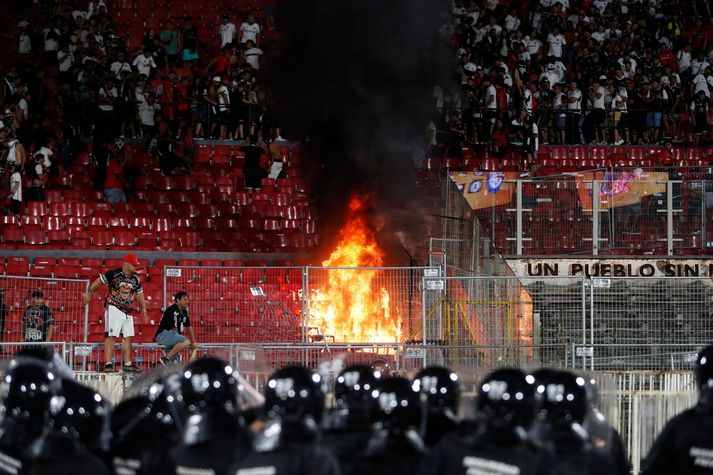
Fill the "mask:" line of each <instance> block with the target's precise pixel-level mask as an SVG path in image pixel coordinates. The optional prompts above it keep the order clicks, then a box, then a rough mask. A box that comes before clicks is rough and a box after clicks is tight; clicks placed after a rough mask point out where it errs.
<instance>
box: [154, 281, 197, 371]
mask: <svg viewBox="0 0 713 475" xmlns="http://www.w3.org/2000/svg"><path fill="white" fill-rule="evenodd" d="M174 301H175V303H174V304H173V305H171V306H170V307H168V308H167V309H166V310H165V311H164V312H163V316H162V317H161V321H160V322H159V324H158V328H157V329H156V336H155V340H156V343H158V344H159V345H161V346H163V347H164V348H165V350H166V356H162V357H161V364H163V365H168V364H171V363H172V362H173V361H179V358H178V353H179V352H180V351H181V350H183V349H185V348H188V347H191V348H193V353H192V354H191V358H190V359H193V358H194V357H195V355H196V351H197V350H198V344H197V343H196V338H195V335H194V334H193V327H191V321H190V320H189V319H188V293H187V292H184V291H181V292H178V293H177V294H176V295H175V297H174ZM184 327H185V328H186V331H187V333H188V338H186V337H185V336H183V335H182V333H183V328H184Z"/></svg>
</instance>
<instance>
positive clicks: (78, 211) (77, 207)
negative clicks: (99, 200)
mask: <svg viewBox="0 0 713 475" xmlns="http://www.w3.org/2000/svg"><path fill="white" fill-rule="evenodd" d="M93 211H94V210H93V209H92V206H91V204H90V203H87V202H81V201H80V202H75V203H74V206H73V207H72V216H77V217H86V216H91V214H92V212H93Z"/></svg>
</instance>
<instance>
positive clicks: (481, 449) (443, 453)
mask: <svg viewBox="0 0 713 475" xmlns="http://www.w3.org/2000/svg"><path fill="white" fill-rule="evenodd" d="M538 465H539V454H538V452H537V451H536V450H535V449H534V448H533V447H531V446H529V445H526V444H525V443H524V442H523V441H522V440H519V439H515V438H513V439H511V440H509V441H505V440H501V441H498V443H495V441H494V440H493V439H492V437H490V436H485V437H462V436H459V435H455V434H451V435H447V436H446V437H445V438H444V439H442V440H441V442H440V443H439V444H438V445H437V446H436V447H434V448H433V449H432V451H431V453H430V454H429V456H428V459H427V461H426V463H425V464H424V466H423V469H422V471H421V472H420V473H421V474H423V475H439V474H444V475H445V474H448V475H460V474H462V475H467V474H472V473H487V474H492V475H500V474H502V475H507V474H513V473H518V474H520V475H528V474H533V475H534V474H536V473H538Z"/></svg>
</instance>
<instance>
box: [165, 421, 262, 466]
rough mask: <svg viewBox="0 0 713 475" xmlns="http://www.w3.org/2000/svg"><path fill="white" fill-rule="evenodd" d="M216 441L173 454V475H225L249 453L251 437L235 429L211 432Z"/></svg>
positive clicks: (240, 428)
mask: <svg viewBox="0 0 713 475" xmlns="http://www.w3.org/2000/svg"><path fill="white" fill-rule="evenodd" d="M214 434H215V437H214V438H212V439H211V440H206V441H205V442H202V443H200V444H194V445H190V446H181V447H179V448H177V449H176V450H174V451H173V455H172V460H173V464H174V466H175V471H174V472H170V473H175V474H176V475H189V474H193V473H201V474H205V475H208V474H214V475H220V474H223V473H225V474H228V473H232V472H231V467H233V466H234V465H235V464H236V463H237V461H238V460H242V459H243V458H245V456H246V455H247V454H248V453H250V450H251V447H250V436H249V433H248V431H247V429H244V428H242V427H239V426H238V423H237V422H235V426H234V428H233V429H232V430H230V429H228V428H227V427H224V428H223V431H222V433H221V432H218V431H216V432H214Z"/></svg>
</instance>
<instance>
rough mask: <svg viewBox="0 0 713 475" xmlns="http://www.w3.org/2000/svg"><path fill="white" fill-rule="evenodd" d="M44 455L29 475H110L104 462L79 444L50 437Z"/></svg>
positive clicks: (46, 442) (33, 465) (30, 470)
mask: <svg viewBox="0 0 713 475" xmlns="http://www.w3.org/2000/svg"><path fill="white" fill-rule="evenodd" d="M43 452H44V453H43V455H42V456H40V458H39V459H38V460H36V461H35V462H34V463H33V464H32V466H31V467H30V469H29V470H28V472H27V473H28V474H29V475H78V474H80V473H91V474H92V475H110V474H111V471H109V469H108V468H107V466H106V465H104V462H102V460H101V459H100V458H99V457H97V456H96V455H94V454H92V453H91V452H89V450H87V449H86V448H84V447H82V446H81V445H80V444H79V442H77V441H74V440H67V439H60V438H55V437H54V436H50V438H49V439H48V440H46V441H45V443H44V448H43Z"/></svg>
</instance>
